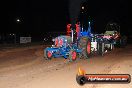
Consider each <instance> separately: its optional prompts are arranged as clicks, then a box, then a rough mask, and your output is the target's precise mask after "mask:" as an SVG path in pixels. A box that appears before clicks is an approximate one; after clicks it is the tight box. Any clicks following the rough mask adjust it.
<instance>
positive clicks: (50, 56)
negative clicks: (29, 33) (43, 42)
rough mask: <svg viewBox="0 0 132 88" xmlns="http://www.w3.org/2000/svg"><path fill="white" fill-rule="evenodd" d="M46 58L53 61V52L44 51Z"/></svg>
mask: <svg viewBox="0 0 132 88" xmlns="http://www.w3.org/2000/svg"><path fill="white" fill-rule="evenodd" d="M44 58H45V59H46V60H51V59H52V52H51V51H47V50H44Z"/></svg>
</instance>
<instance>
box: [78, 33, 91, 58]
mask: <svg viewBox="0 0 132 88" xmlns="http://www.w3.org/2000/svg"><path fill="white" fill-rule="evenodd" d="M78 48H79V49H82V56H84V58H89V57H90V54H91V41H90V39H89V38H88V37H85V36H83V37H81V38H80V39H79V41H78Z"/></svg>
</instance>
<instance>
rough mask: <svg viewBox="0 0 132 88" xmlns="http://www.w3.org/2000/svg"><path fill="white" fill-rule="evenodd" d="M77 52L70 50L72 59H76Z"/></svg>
mask: <svg viewBox="0 0 132 88" xmlns="http://www.w3.org/2000/svg"><path fill="white" fill-rule="evenodd" d="M76 56H77V53H76V52H75V51H73V52H72V60H76Z"/></svg>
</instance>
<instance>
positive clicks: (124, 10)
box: [0, 0, 132, 34]
mask: <svg viewBox="0 0 132 88" xmlns="http://www.w3.org/2000/svg"><path fill="white" fill-rule="evenodd" d="M74 3H75V4H74ZM82 3H85V4H86V6H87V16H90V17H91V18H92V19H93V25H92V27H93V30H94V31H97V32H99V33H101V32H103V31H104V29H105V26H106V24H107V23H108V22H109V21H116V22H118V23H119V24H120V26H121V30H122V32H123V33H125V34H130V33H132V30H131V25H132V22H131V14H130V13H131V4H130V1H128V0H69V1H68V0H16V1H14V0H6V1H4V2H3V3H1V4H2V5H1V8H2V10H1V23H2V25H1V29H0V32H1V33H10V32H15V33H34V34H35V33H43V32H46V31H47V32H52V31H66V24H67V23H69V22H70V18H71V17H72V16H71V14H72V13H76V12H78V11H79V10H78V9H79V8H80V5H81V4H82ZM71 6H72V7H71ZM71 9H72V10H71ZM77 14H79V13H77ZM74 15H76V14H74ZM17 19H20V22H16V20H17Z"/></svg>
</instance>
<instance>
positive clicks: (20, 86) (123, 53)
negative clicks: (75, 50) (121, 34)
mask: <svg viewBox="0 0 132 88" xmlns="http://www.w3.org/2000/svg"><path fill="white" fill-rule="evenodd" d="M43 48H44V46H34V47H30V48H19V49H11V50H1V51H0V88H132V83H129V84H86V85H84V86H80V85H78V84H77V83H76V80H75V78H76V73H77V70H78V67H79V66H80V67H81V68H83V69H85V70H86V72H87V73H91V74H93V73H99V74H108V73H112V74H116V73H117V74H119V73H123V74H130V75H132V45H131V46H130V45H128V46H127V47H126V48H122V49H115V50H114V51H112V52H109V53H107V54H106V55H105V56H104V57H101V56H92V57H91V58H90V59H81V60H77V61H75V62H71V63H67V61H66V60H64V59H62V58H58V59H54V58H53V59H52V60H51V61H47V60H45V59H44V58H43Z"/></svg>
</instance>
